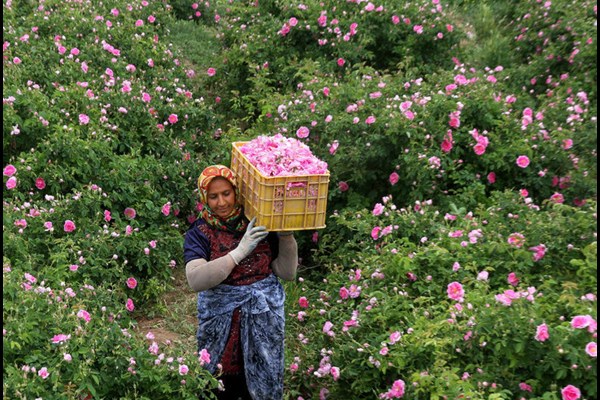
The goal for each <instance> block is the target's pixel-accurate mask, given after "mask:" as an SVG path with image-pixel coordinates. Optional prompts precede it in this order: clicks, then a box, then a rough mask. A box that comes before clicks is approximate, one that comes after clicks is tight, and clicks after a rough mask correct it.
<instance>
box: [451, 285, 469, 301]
mask: <svg viewBox="0 0 600 400" xmlns="http://www.w3.org/2000/svg"><path fill="white" fill-rule="evenodd" d="M447 293H448V298H450V299H452V300H455V301H459V302H462V301H463V300H464V295H465V291H464V289H463V287H462V285H461V284H460V283H458V282H452V283H450V284H448V289H447Z"/></svg>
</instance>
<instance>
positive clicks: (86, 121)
mask: <svg viewBox="0 0 600 400" xmlns="http://www.w3.org/2000/svg"><path fill="white" fill-rule="evenodd" d="M89 123H90V117H88V116H87V115H85V114H79V124H80V125H87V124H89Z"/></svg>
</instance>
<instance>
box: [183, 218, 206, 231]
mask: <svg viewBox="0 0 600 400" xmlns="http://www.w3.org/2000/svg"><path fill="white" fill-rule="evenodd" d="M202 225H206V221H205V220H203V219H202V218H198V219H197V220H195V221H194V222H192V223H191V224H190V225H189V226H188V229H187V231H186V235H189V234H190V233H192V234H193V233H200V232H201V231H200V229H199V228H200V227H201V226H202Z"/></svg>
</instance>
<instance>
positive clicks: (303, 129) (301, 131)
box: [296, 126, 310, 139]
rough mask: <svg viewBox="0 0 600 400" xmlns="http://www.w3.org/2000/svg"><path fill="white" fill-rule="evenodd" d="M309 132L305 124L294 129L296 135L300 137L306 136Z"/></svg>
mask: <svg viewBox="0 0 600 400" xmlns="http://www.w3.org/2000/svg"><path fill="white" fill-rule="evenodd" d="M309 134H310V130H309V129H308V128H307V127H306V126H301V127H300V128H298V130H297V131H296V136H298V137H299V138H300V139H305V138H307V137H308V135H309Z"/></svg>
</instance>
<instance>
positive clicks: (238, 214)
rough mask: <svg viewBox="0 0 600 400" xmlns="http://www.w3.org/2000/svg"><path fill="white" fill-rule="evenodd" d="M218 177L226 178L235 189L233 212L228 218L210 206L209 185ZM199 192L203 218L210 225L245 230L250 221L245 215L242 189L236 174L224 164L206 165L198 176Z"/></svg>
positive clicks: (222, 228)
mask: <svg viewBox="0 0 600 400" xmlns="http://www.w3.org/2000/svg"><path fill="white" fill-rule="evenodd" d="M217 177H221V178H225V179H227V181H229V183H231V185H232V186H233V189H234V191H235V205H234V208H233V212H232V213H231V214H230V215H229V216H228V217H226V218H221V217H219V216H218V215H216V214H215V213H214V212H213V211H212V210H211V209H210V207H209V206H208V185H209V184H210V182H211V181H212V180H213V179H214V178H217ZM198 192H199V193H200V202H201V203H202V205H203V207H202V219H204V220H205V221H206V223H207V224H209V225H210V226H212V227H214V228H217V229H220V230H223V231H229V232H244V231H245V230H246V226H247V224H248V221H247V220H246V218H245V217H244V213H243V212H242V211H243V207H242V204H241V203H240V191H239V188H238V186H237V182H236V179H235V174H234V173H233V171H232V170H230V169H229V168H227V167H226V166H224V165H219V164H217V165H211V166H209V167H206V168H205V169H204V171H202V173H201V174H200V177H199V178H198Z"/></svg>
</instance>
